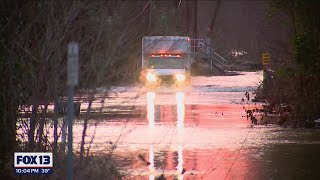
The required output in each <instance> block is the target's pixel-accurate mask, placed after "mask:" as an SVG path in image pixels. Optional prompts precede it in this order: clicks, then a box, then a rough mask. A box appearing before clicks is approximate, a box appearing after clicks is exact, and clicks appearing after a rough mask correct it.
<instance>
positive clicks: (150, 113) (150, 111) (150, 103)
mask: <svg viewBox="0 0 320 180" xmlns="http://www.w3.org/2000/svg"><path fill="white" fill-rule="evenodd" d="M155 96H156V93H154V92H148V93H147V119H148V125H149V128H150V129H152V128H153V127H154V99H155Z"/></svg>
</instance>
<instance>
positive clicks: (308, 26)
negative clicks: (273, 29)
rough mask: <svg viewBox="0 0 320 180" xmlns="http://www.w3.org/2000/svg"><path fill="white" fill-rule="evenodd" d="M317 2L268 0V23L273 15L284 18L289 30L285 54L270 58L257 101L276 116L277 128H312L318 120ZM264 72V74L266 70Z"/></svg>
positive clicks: (319, 58)
mask: <svg viewBox="0 0 320 180" xmlns="http://www.w3.org/2000/svg"><path fill="white" fill-rule="evenodd" d="M319 6H320V2H319V1H317V0H310V1H304V0H272V1H271V6H270V9H269V12H268V17H269V18H270V20H271V21H272V20H274V19H273V16H274V15H275V14H277V13H284V14H285V15H286V16H287V17H288V21H287V26H288V27H289V28H290V29H291V31H290V39H289V40H288V42H289V44H288V46H287V51H284V52H282V54H283V56H282V58H274V57H272V52H271V68H269V67H266V68H265V79H264V81H263V83H262V86H261V88H260V89H259V90H258V92H257V100H262V101H265V102H266V106H265V108H264V111H266V112H270V113H276V114H279V115H280V117H281V119H282V120H281V124H287V125H289V126H292V127H315V126H316V122H315V121H314V120H317V119H319V118H320V103H319V102H320V73H319V72H320V48H319V47H320V13H319ZM267 69H268V70H267Z"/></svg>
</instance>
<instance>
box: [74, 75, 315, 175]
mask: <svg viewBox="0 0 320 180" xmlns="http://www.w3.org/2000/svg"><path fill="white" fill-rule="evenodd" d="M261 79H262V73H261V72H247V73H243V74H241V75H238V76H215V77H193V78H192V88H191V89H189V90H188V91H186V92H180V91H177V92H172V91H170V89H166V88H162V89H160V90H156V91H154V92H147V91H145V92H143V91H142V90H141V89H139V88H137V87H115V88H113V89H111V90H110V91H111V93H109V98H108V99H107V101H106V102H104V103H105V106H106V107H108V106H109V107H112V106H113V105H114V106H115V105H118V106H119V102H121V104H122V106H127V107H131V108H129V109H128V110H131V111H130V113H134V112H140V113H137V116H133V117H130V116H128V117H126V116H121V117H118V118H109V119H105V120H99V121H92V123H91V126H89V128H88V132H89V134H88V137H87V142H89V141H90V139H92V138H90V137H93V136H94V138H93V139H92V143H91V145H88V144H87V145H88V146H87V147H90V151H92V152H101V153H103V152H106V151H109V150H110V149H113V148H111V147H115V146H114V145H116V148H115V149H114V150H113V154H114V155H115V156H117V157H118V158H119V159H124V158H125V161H124V163H123V164H122V166H123V168H124V169H125V170H126V173H128V176H127V177H128V179H130V178H132V179H156V178H159V177H161V175H162V176H164V177H165V178H166V179H301V178H306V177H307V179H319V177H320V176H319V173H318V172H317V170H318V169H317V168H318V167H320V163H319V160H320V155H319V152H320V136H319V135H320V132H319V130H303V129H282V128H280V127H277V126H254V127H253V128H251V122H250V121H248V120H247V119H246V117H245V112H244V107H246V108H248V107H257V106H259V104H253V103H252V102H251V101H246V100H243V99H242V98H245V96H244V93H245V92H246V91H248V92H252V91H253V90H254V89H256V88H257V86H258V83H259V81H261ZM251 95H252V94H251ZM252 97H253V96H252ZM97 104H99V103H97ZM97 106H99V105H97ZM118 106H117V107H118ZM134 107H136V108H134ZM84 108H85V107H84ZM118 108H119V107H118ZM116 109H117V108H114V110H116ZM109 110H111V109H109ZM122 112H123V111H122ZM130 113H129V114H130ZM95 123H98V124H95ZM74 131H75V134H78V135H81V132H82V123H79V124H76V125H75V127H74ZM75 136H76V135H75ZM75 139H80V137H78V138H77V137H75ZM77 145H78V146H79V144H75V147H77ZM316 159H317V160H318V161H316Z"/></svg>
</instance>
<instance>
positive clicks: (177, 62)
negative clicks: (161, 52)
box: [148, 57, 184, 69]
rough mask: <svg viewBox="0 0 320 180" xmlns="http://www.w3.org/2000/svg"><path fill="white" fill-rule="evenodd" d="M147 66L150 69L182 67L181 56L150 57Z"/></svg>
mask: <svg viewBox="0 0 320 180" xmlns="http://www.w3.org/2000/svg"><path fill="white" fill-rule="evenodd" d="M148 67H149V68H152V69H184V65H183V59H182V58H181V57H151V58H150V59H149V63H148Z"/></svg>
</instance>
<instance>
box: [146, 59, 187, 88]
mask: <svg viewBox="0 0 320 180" xmlns="http://www.w3.org/2000/svg"><path fill="white" fill-rule="evenodd" d="M146 80H147V81H148V83H149V84H161V85H162V84H177V85H178V84H182V83H184V82H185V80H186V69H185V66H184V64H183V59H182V57H181V56H180V55H171V54H169V55H157V56H156V55H153V56H151V57H150V59H149V63H148V68H147V74H146Z"/></svg>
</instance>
